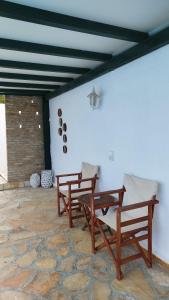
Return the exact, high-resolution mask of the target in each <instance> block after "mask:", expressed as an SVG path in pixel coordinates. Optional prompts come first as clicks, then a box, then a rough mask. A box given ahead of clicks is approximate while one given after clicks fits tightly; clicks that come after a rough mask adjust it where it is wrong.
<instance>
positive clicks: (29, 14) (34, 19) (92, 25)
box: [0, 0, 148, 42]
mask: <svg viewBox="0 0 169 300" xmlns="http://www.w3.org/2000/svg"><path fill="white" fill-rule="evenodd" d="M89 9H90V8H89ZM96 10H97V8H96ZM0 16H1V17H7V18H11V19H15V20H20V21H26V22H30V23H36V24H41V25H46V26H51V27H57V28H62V29H66V30H72V31H77V32H83V33H88V34H94V35H98V36H104V37H108V38H115V39H120V40H125V41H132V42H140V41H142V40H144V39H145V38H147V36H148V35H147V34H146V33H144V32H140V31H137V30H132V29H127V28H123V27H118V26H113V25H109V24H104V23H99V22H95V21H90V20H86V19H81V18H77V17H72V16H68V15H64V14H59V13H55V12H50V11H46V10H42V9H38V8H34V7H30V6H25V5H21V4H16V3H11V2H8V1H2V0H1V1H0Z"/></svg>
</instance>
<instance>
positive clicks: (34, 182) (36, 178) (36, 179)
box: [30, 173, 40, 188]
mask: <svg viewBox="0 0 169 300" xmlns="http://www.w3.org/2000/svg"><path fill="white" fill-rule="evenodd" d="M30 185H31V187H33V188H37V187H39V186H40V175H39V174H38V173H34V174H32V175H31V177H30Z"/></svg>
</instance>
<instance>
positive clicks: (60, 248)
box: [0, 188, 169, 300]
mask: <svg viewBox="0 0 169 300" xmlns="http://www.w3.org/2000/svg"><path fill="white" fill-rule="evenodd" d="M83 222H84V220H83V219H81V220H77V222H76V224H75V227H74V228H73V229H69V228H68V219H67V217H66V216H62V217H60V218H58V217H57V211H56V191H55V190H54V189H50V190H44V189H41V188H39V189H31V188H24V189H17V190H13V191H1V192H0V300H125V299H126V300H153V299H154V300H158V299H162V300H167V299H169V272H168V271H167V270H166V269H163V268H162V267H161V266H160V265H158V264H157V263H155V264H154V266H153V268H152V269H147V268H146V266H145V265H144V262H143V261H142V260H140V261H137V262H132V263H130V264H128V265H125V267H124V268H123V271H124V279H123V280H122V281H120V282H119V281H118V280H116V275H115V269H114V265H113V263H112V261H111V259H110V258H109V256H108V253H107V251H106V250H102V251H101V252H98V253H97V254H95V255H93V254H91V243H90V235H89V233H88V231H87V230H86V231H83V230H82V229H81V228H82V226H83ZM127 251H132V250H131V249H128V250H127Z"/></svg>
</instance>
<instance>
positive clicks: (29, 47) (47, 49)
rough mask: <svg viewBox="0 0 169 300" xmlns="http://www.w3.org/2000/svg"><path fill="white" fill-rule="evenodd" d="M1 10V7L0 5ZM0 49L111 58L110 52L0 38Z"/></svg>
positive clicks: (62, 55)
mask: <svg viewBox="0 0 169 300" xmlns="http://www.w3.org/2000/svg"><path fill="white" fill-rule="evenodd" d="M0 10H1V7H0ZM0 49H5V50H12V51H20V52H27V53H36V54H44V55H52V56H61V57H69V58H78V59H87V60H93V61H106V60H109V59H110V58H112V55H111V54H105V53H100V52H93V51H86V50H77V49H71V48H64V47H57V46H51V45H45V44H39V43H38V44H36V43H30V42H24V41H17V40H11V39H4V38H0Z"/></svg>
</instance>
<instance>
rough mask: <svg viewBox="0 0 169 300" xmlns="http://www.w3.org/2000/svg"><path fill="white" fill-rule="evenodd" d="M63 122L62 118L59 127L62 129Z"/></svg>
mask: <svg viewBox="0 0 169 300" xmlns="http://www.w3.org/2000/svg"><path fill="white" fill-rule="evenodd" d="M62 124H63V121H62V118H60V119H59V126H60V127H62Z"/></svg>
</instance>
